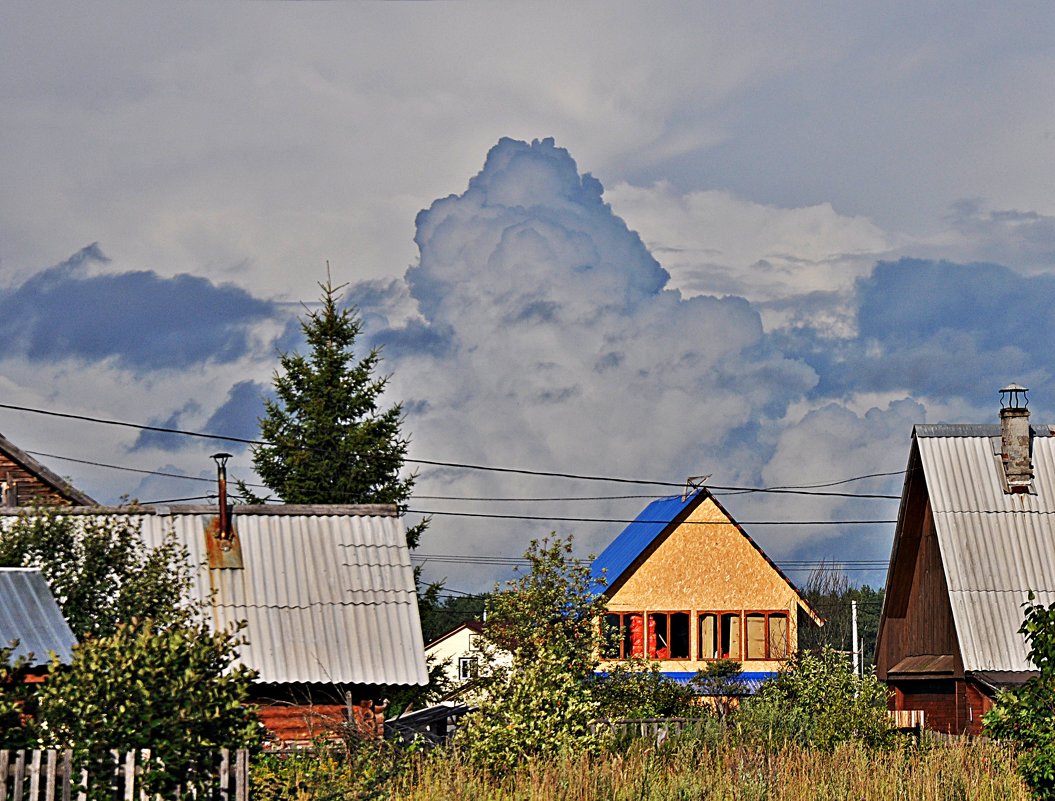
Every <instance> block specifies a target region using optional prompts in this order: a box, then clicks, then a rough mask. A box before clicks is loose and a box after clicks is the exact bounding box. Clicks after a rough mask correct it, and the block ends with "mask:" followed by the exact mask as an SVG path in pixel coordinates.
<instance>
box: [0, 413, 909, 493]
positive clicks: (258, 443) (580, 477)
mask: <svg viewBox="0 0 1055 801" xmlns="http://www.w3.org/2000/svg"><path fill="white" fill-rule="evenodd" d="M0 409H9V410H12V411H19V412H27V413H30V414H41V415H45V416H49V417H58V418H62V419H67V420H79V421H83V422H89V423H97V424H100V425H111V426H119V427H122V428H130V429H134V430H137V431H150V432H154V433H161V434H174V435H179V436H186V437H195V438H199V439H208V440H219V441H222V442H235V443H239V444H242V445H249V446H253V447H267V446H271V445H273V443H270V442H266V441H263V440H256V439H247V438H245V437H234V436H229V435H225V434H213V433H208V432H202V431H189V430H186V429H179V428H172V427H168V426H154V425H146V424H143V423H132V422H129V421H125V420H113V419H108V418H102V417H93V416H90V415H82V414H73V413H70V412H57V411H54V410H49V409H36V408H33V407H29V406H19V405H15V404H10V403H0ZM85 461H87V460H85ZM404 461H405V462H408V463H410V464H422V465H429V466H434V467H450V468H456V469H462V470H477V471H485V472H493V473H507V474H514V475H527V476H537V477H545V478H564V479H569V480H577V481H600V482H607V483H617V484H637V485H647V486H658V487H671V488H678V489H682V488H683V487H684V486H685V484H684V483H683V482H671V481H655V480H651V479H636V478H622V477H614V476H598V475H590V474H581V473H565V472H559V471H547V470H529V469H525V468H513V467H499V466H495V465H478V464H470V463H466V462H443V461H438V460H430V459H410V458H406V459H404ZM100 466H102V465H101V464H100ZM903 472H904V471H896V472H890V473H873V474H870V475H867V476H854V477H851V478H848V479H842V480H840V481H837V482H828V483H826V484H811V485H803V486H802V487H801V488H796V487H794V486H783V487H738V486H718V485H714V486H713V487H710V488H711V489H717V490H721V491H730V492H736V493H748V492H758V493H796V494H809V495H813V494H816V495H833V496H836V497H875V498H889V499H896V498H898V497H899V496H895V495H864V494H861V495H858V494H849V495H847V494H845V493H814V492H809V491H808V490H813V489H816V488H818V487H824V486H836V485H838V484H846V483H849V482H852V481H859V480H863V479H866V478H876V477H881V476H892V475H899V474H901V473H903ZM799 490H801V492H799Z"/></svg>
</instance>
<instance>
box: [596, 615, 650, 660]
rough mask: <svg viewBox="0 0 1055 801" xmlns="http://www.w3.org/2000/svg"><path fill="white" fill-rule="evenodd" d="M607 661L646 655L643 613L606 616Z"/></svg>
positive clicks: (604, 653) (605, 645) (605, 654)
mask: <svg viewBox="0 0 1055 801" xmlns="http://www.w3.org/2000/svg"><path fill="white" fill-rule="evenodd" d="M604 622H605V643H604V652H603V654H602V655H603V656H604V658H605V659H630V658H631V657H642V656H644V655H645V622H644V616H643V615H642V614H641V612H609V613H608V614H607V615H605V616H604Z"/></svg>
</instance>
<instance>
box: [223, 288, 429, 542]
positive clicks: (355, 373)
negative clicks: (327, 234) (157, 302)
mask: <svg viewBox="0 0 1055 801" xmlns="http://www.w3.org/2000/svg"><path fill="white" fill-rule="evenodd" d="M319 286H320V287H321V288H322V306H321V307H320V308H319V309H318V310H316V311H309V312H308V315H307V317H306V318H303V319H301V321H300V325H301V329H302V330H303V331H304V336H305V338H306V339H307V343H308V347H309V349H310V352H309V353H308V355H307V356H303V355H301V354H299V353H284V354H282V355H281V356H280V360H279V364H280V369H278V370H276V371H275V375H274V387H275V399H274V400H270V399H269V400H267V401H265V403H264V416H263V417H261V418H260V434H261V436H262V438H263V439H264V440H265V441H266V442H267V443H269V444H267V445H262V446H259V447H257V448H256V449H255V450H254V451H253V465H254V467H255V468H256V472H257V474H258V475H259V476H260V478H261V480H262V481H263V482H264V484H266V485H267V486H268V487H269V488H270V489H271V490H272V491H274V492H275V493H277V494H278V496H279V497H280V498H282V500H283V501H284V502H286V503H308V504H310V503H317V504H369V503H384V504H395V505H396V506H397V507H398V508H399V511H400V513H401V514H402V513H403V512H405V511H406V509H407V500H408V498H409V497H410V492H411V489H412V488H413V486H414V476H407V477H401V475H400V471H401V470H402V468H403V462H404V460H405V458H406V453H407V445H408V444H409V441H408V440H407V439H406V438H405V437H403V436H402V434H401V433H400V426H401V424H402V422H403V412H402V405H401V404H399V403H397V404H395V405H394V406H391V407H389V408H387V409H380V408H379V406H378V405H379V402H380V399H381V395H382V394H383V392H384V389H385V386H386V384H387V383H388V379H387V377H377V376H375V370H376V369H377V367H378V364H379V363H380V361H381V357H380V354H379V353H378V351H377V349H376V348H375V349H372V350H371V351H370V352H369V353H368V354H366V356H364V357H363V358H361V359H356V356H355V354H354V351H353V348H354V345H355V341H356V338H357V337H358V336H359V333H360V329H361V326H362V321H361V320H360V318H359V316H358V315H357V314H356V313H355V312H354V311H350V310H348V309H339V308H338V306H337V303H338V301H339V300H340V295H339V294H338V292H339V290H340V289H341V287H334V286H333V284H332V283H331V281H330V280H329V279H327V281H326V283H325V284H319ZM243 490H244V486H243ZM423 528H424V525H418V526H415V527H412V528H411V529H409V530H408V532H407V540H408V544H409V545H410V546H411V547H414V546H415V545H417V540H418V537H419V536H420V533H421V530H422V529H423Z"/></svg>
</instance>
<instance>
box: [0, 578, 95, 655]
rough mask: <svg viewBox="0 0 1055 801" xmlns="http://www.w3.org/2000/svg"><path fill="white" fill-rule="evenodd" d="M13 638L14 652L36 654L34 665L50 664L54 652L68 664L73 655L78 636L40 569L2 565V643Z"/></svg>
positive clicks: (4, 643) (6, 644) (7, 643)
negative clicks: (67, 621)
mask: <svg viewBox="0 0 1055 801" xmlns="http://www.w3.org/2000/svg"><path fill="white" fill-rule="evenodd" d="M12 640H18V645H17V646H16V647H15V649H14V652H13V655H14V656H15V657H19V656H26V655H28V654H32V657H31V659H30V663H31V664H32V665H34V666H36V665H44V664H47V663H48V662H49V661H50V656H49V654H51V653H52V652H54V653H55V654H56V655H58V657H59V659H60V660H61V661H62V662H65V663H68V662H69V661H70V659H71V657H72V650H73V646H74V645H76V644H77V638H76V637H74V636H73V632H72V631H70V627H69V624H68V623H66V619H65V618H64V617H63V616H62V610H61V609H59V604H58V602H57V601H56V600H55V596H53V595H52V594H51V590H50V589H48V585H47V582H45V581H44V576H43V575H42V574H41V572H40V571H39V570H34V569H31V568H24V567H2V568H0V645H3V646H5V647H6V646H8V645H9V644H10V643H11V641H12Z"/></svg>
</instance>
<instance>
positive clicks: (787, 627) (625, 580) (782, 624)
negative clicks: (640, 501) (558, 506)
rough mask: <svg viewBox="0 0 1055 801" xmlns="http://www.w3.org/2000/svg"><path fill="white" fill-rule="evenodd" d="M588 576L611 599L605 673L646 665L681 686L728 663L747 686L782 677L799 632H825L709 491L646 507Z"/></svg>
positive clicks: (817, 617)
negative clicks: (629, 664) (629, 663)
mask: <svg viewBox="0 0 1055 801" xmlns="http://www.w3.org/2000/svg"><path fill="white" fill-rule="evenodd" d="M592 572H593V577H594V580H595V582H596V585H597V587H598V590H599V591H600V592H603V593H604V595H605V596H606V597H607V599H608V603H607V610H608V611H607V615H606V623H607V628H608V631H609V633H610V637H609V640H608V642H607V643H606V646H605V651H604V653H603V654H602V657H603V658H604V660H605V662H606V663H607V664H609V665H610V664H612V663H613V662H615V661H617V660H625V659H630V658H644V659H650V660H652V661H656V662H658V663H659V666H660V670H661V671H663V673H665V674H666V675H668V676H671V677H672V678H675V679H678V680H682V681H686V680H688V679H689V678H691V677H692V676H694V675H695V674H696V672H697V671H699V670H701V669H703V668H706V667H707V665H708V664H709V663H711V662H714V661H716V660H719V659H732V660H735V661H737V662H740V663H741V664H742V668H743V674H742V678H743V679H744V680H745V682H746V683H747V684H748V686H753V685H757V683H758V682H759V681H761V680H762V679H765V678H768V677H770V676H772V675H774V674H775V673H776V672H777V671H778V670H780V668H781V666H782V665H783V664H784V662H785V660H787V658H788V657H789V656H791V654H793V653H794V652H795V651H796V650H797V645H798V633H799V631H800V630H802V629H803V627H804V626H819V625H822V624H823V620H822V619H821V617H820V615H818V614H817V611H816V610H815V609H814V608H813V607H812V606H811V605H810V603H809V602H808V601H807V600H806V598H805V597H804V596H803V595H802V593H801V592H800V591H799V590H798V589H797V588H796V587H795V585H794V584H793V583H792V582H791V580H790V579H789V578H788V577H787V576H786V575H785V574H784V573H783V572H782V571H781V570H780V568H778V567H777V566H776V565H775V564H774V563H773V561H772V560H770V559H769V557H768V556H766V554H765V552H764V551H763V550H762V549H761V548H760V547H759V546H758V544H757V543H756V542H755V541H754V540H752V539H751V537H750V536H748V534H747V532H746V531H744V530H743V528H742V527H741V526H740V525H739V524H738V523H737V522H736V521H735V520H733V518H732V517H731V516H730V514H729V513H728V512H727V511H726V510H725V509H724V508H723V507H722V505H721V504H720V503H718V501H717V500H716V499H715V497H714V496H713V495H712V494H711V493H710V492H709V491H708V490H707V489H706V488H698V489H694V490H693V491H692V492H689V493H686V494H684V495H675V496H672V497H669V498H660V499H658V500H655V501H653V502H652V503H650V504H649V505H648V506H647V507H645V509H644V511H642V512H641V514H640V515H638V516H637V518H636V519H635V520H634V521H633V522H632V523H630V525H628V526H627V527H626V528H625V529H623V531H622V533H620V534H619V536H618V537H616V538H615V540H613V541H612V543H611V544H610V545H609V546H608V547H607V548H606V549H605V550H604V551H603V552H602V553H601V554H600V556H598V557H597V558H596V559H595V560H594V562H593V565H592ZM604 666H605V663H602V670H603V669H604Z"/></svg>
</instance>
